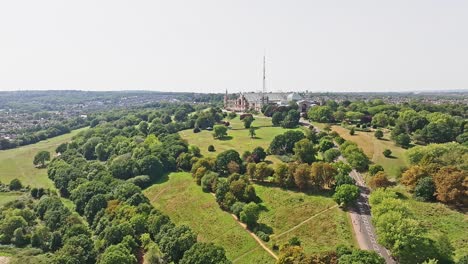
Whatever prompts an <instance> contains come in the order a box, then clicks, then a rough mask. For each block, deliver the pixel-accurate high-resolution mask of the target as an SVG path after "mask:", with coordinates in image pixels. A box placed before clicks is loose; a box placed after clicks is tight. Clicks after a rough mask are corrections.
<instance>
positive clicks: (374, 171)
mask: <svg viewBox="0 0 468 264" xmlns="http://www.w3.org/2000/svg"><path fill="white" fill-rule="evenodd" d="M383 170H384V168H383V167H382V166H381V165H379V164H374V165H370V166H369V174H370V175H371V176H374V175H375V174H377V172H379V171H383Z"/></svg>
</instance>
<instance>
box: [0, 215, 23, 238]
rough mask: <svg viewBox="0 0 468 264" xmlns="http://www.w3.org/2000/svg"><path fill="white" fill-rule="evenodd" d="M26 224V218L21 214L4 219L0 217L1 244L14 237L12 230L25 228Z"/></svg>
mask: <svg viewBox="0 0 468 264" xmlns="http://www.w3.org/2000/svg"><path fill="white" fill-rule="evenodd" d="M27 225H28V223H27V222H26V220H24V218H23V217H22V216H10V217H7V218H6V219H2V223H1V224H0V231H1V232H0V234H2V235H1V236H0V242H1V243H3V244H8V243H10V242H11V239H13V238H14V232H15V231H16V230H17V229H22V228H25V227H26V226H27Z"/></svg>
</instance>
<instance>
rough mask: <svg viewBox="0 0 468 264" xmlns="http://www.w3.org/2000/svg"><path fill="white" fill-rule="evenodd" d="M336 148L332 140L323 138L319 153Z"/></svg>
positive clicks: (320, 142)
mask: <svg viewBox="0 0 468 264" xmlns="http://www.w3.org/2000/svg"><path fill="white" fill-rule="evenodd" d="M334 146H335V144H333V142H332V141H331V140H328V139H326V138H322V139H320V141H319V147H318V149H319V151H320V152H325V151H327V150H329V149H331V148H333V147H334Z"/></svg>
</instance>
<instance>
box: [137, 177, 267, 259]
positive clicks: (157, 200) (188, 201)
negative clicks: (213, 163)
mask: <svg viewBox="0 0 468 264" xmlns="http://www.w3.org/2000/svg"><path fill="white" fill-rule="evenodd" d="M144 193H145V195H146V196H147V197H148V198H149V199H150V201H151V204H153V205H154V206H155V207H156V208H158V209H160V210H161V211H163V212H164V213H166V214H167V215H169V217H170V218H171V220H172V221H173V222H174V223H176V224H177V225H180V224H185V225H188V226H190V228H192V229H193V231H194V232H196V233H197V234H198V240H199V241H204V242H213V243H215V244H218V245H220V246H222V247H224V249H225V250H226V255H227V257H228V258H229V259H230V260H231V261H233V262H234V263H246V264H247V263H259V264H260V263H274V262H275V260H274V259H273V258H272V257H271V256H270V255H269V254H268V253H267V252H266V251H265V250H264V249H263V248H261V247H260V245H258V244H257V242H256V241H255V240H254V239H253V238H252V237H251V236H250V235H249V234H248V233H247V232H246V231H245V230H244V229H243V228H242V227H241V226H240V225H239V224H238V223H237V222H236V221H235V220H234V219H233V218H232V216H231V215H230V214H229V213H227V212H224V211H222V210H221V209H220V208H219V206H218V204H217V203H216V200H215V198H214V197H213V195H211V194H209V193H204V192H203V191H202V190H201V187H200V186H198V185H196V183H195V182H194V181H193V179H192V176H191V175H190V174H189V173H186V172H179V173H171V174H170V175H169V176H168V179H164V180H163V181H162V182H160V183H157V184H155V185H153V186H151V187H150V188H148V189H146V190H145V191H144Z"/></svg>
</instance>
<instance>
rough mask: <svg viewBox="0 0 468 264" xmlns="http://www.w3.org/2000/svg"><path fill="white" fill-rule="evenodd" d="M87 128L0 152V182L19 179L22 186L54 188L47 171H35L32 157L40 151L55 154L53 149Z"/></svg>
mask: <svg viewBox="0 0 468 264" xmlns="http://www.w3.org/2000/svg"><path fill="white" fill-rule="evenodd" d="M85 129H87V128H81V129H77V130H74V131H72V132H71V133H68V134H65V135H61V136H58V137H54V138H51V139H47V140H43V141H41V142H38V143H36V144H31V145H27V146H23V147H19V148H15V149H8V150H0V181H1V182H3V183H9V182H10V181H11V180H12V179H14V178H17V179H19V180H20V181H21V182H22V183H23V185H25V186H27V185H29V186H31V187H44V188H54V185H53V183H52V181H51V180H49V178H47V169H37V168H35V167H34V165H33V159H34V155H36V153H37V152H39V151H41V150H47V151H50V152H51V155H53V154H55V148H56V147H57V146H58V145H60V144H61V143H64V142H68V141H70V140H71V138H72V137H73V136H74V135H76V134H78V133H79V132H80V131H83V130H85Z"/></svg>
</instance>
